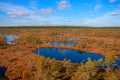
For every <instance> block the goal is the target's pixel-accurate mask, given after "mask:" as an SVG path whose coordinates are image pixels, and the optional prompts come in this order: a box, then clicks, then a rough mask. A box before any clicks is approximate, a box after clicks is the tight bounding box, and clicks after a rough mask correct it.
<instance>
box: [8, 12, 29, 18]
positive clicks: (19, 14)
mask: <svg viewBox="0 0 120 80" xmlns="http://www.w3.org/2000/svg"><path fill="white" fill-rule="evenodd" d="M7 14H8V15H10V17H13V18H15V17H22V16H28V15H29V13H27V12H8V13H7Z"/></svg>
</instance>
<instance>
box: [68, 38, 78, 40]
mask: <svg viewBox="0 0 120 80" xmlns="http://www.w3.org/2000/svg"><path fill="white" fill-rule="evenodd" d="M68 40H80V38H69V39H68Z"/></svg>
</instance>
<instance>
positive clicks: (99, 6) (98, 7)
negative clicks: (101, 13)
mask: <svg viewBox="0 0 120 80" xmlns="http://www.w3.org/2000/svg"><path fill="white" fill-rule="evenodd" d="M101 8H102V5H101V4H96V5H95V6H94V11H97V10H99V9H101Z"/></svg>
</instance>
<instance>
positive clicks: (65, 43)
mask: <svg viewBox="0 0 120 80" xmlns="http://www.w3.org/2000/svg"><path fill="white" fill-rule="evenodd" d="M50 44H53V45H59V46H73V45H74V43H72V42H51V43H50Z"/></svg>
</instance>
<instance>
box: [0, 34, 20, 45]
mask: <svg viewBox="0 0 120 80" xmlns="http://www.w3.org/2000/svg"><path fill="white" fill-rule="evenodd" d="M0 36H4V37H6V43H7V44H16V43H15V42H12V41H13V40H15V39H18V38H19V36H15V35H8V34H0Z"/></svg>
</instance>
